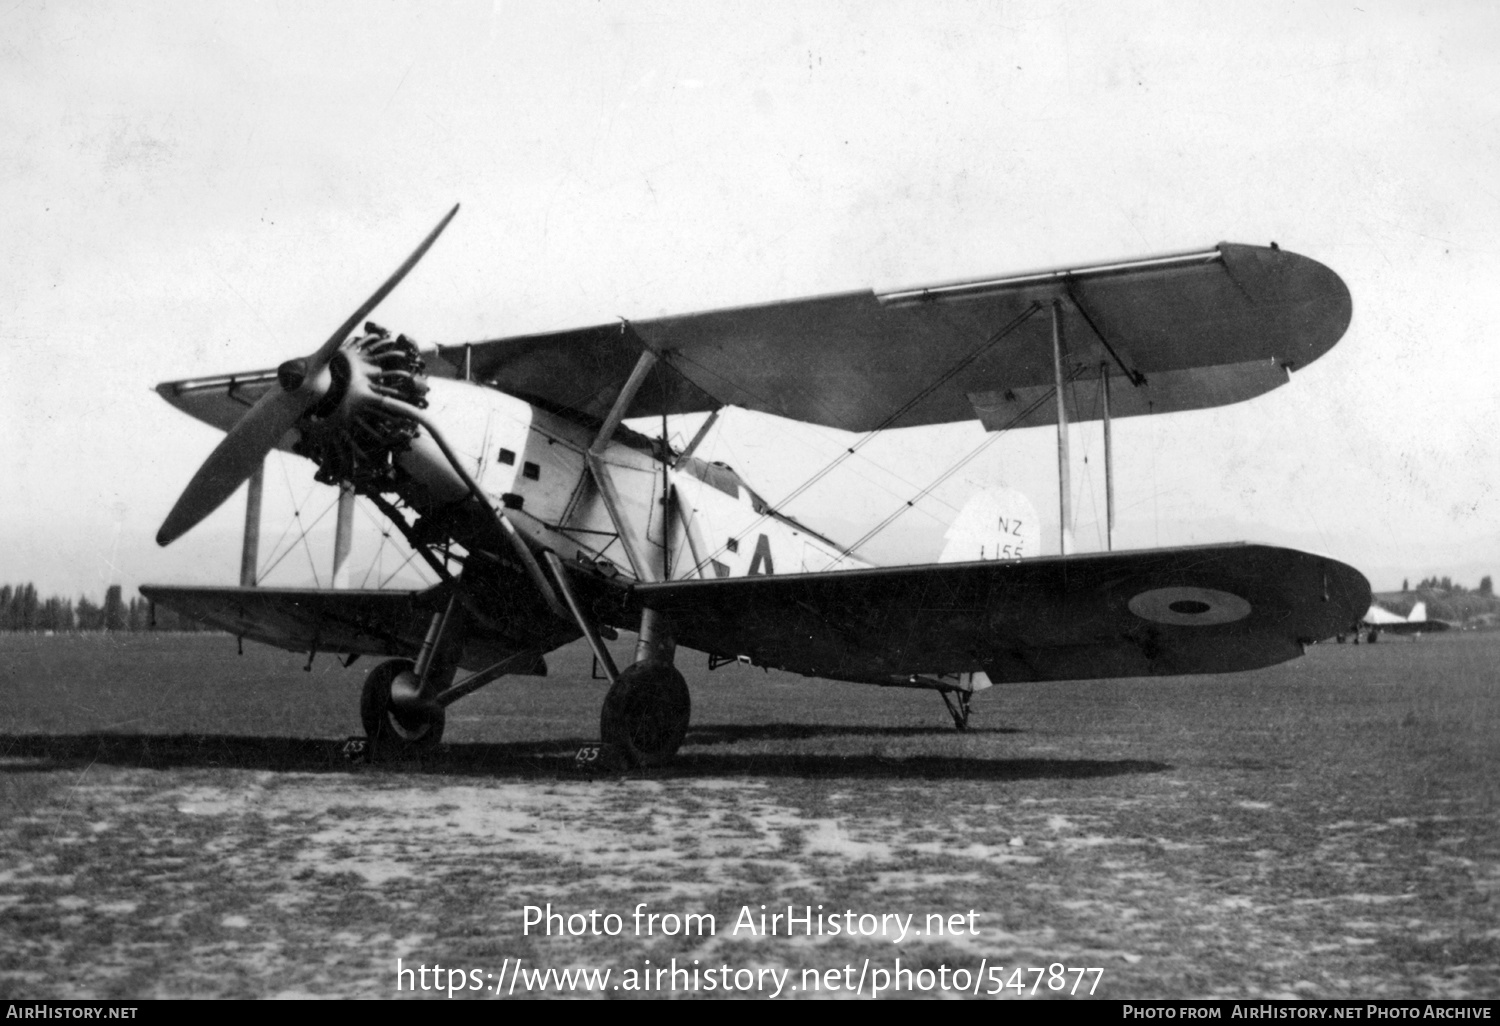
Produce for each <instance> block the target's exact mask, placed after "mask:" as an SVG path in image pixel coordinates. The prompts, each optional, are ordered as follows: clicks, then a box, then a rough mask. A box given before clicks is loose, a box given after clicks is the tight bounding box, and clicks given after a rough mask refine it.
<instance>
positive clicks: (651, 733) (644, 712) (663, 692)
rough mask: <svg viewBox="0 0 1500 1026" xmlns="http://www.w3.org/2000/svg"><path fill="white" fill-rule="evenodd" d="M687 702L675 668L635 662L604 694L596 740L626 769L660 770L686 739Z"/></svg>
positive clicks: (689, 712)
mask: <svg viewBox="0 0 1500 1026" xmlns="http://www.w3.org/2000/svg"><path fill="white" fill-rule="evenodd" d="M691 716H692V698H691V696H690V695H689V694H688V688H687V681H685V680H683V679H682V674H680V673H678V672H677V670H676V668H675V667H672V666H663V665H660V664H657V663H634V664H633V665H631V666H627V667H626V668H625V669H624V671H622V672H621V674H620V678H619V680H617V681H615V683H614V684H612V685H611V686H610V689H609V694H607V695H605V696H604V709H603V711H602V712H601V713H600V715H599V736H600V737H601V738H602V739H603V740H604V743H605V744H607V745H613V746H614V747H615V749H616V750H618V751H619V753H620V754H621V755H622V756H623V757H624V759H625V761H626V762H627V763H629V764H630V765H631V766H660V765H662V764H663V763H665V762H667V761H668V760H670V759H671V758H672V756H673V755H675V754H677V749H678V748H680V747H681V746H682V742H683V739H684V738H686V737H687V728H688V720H689V719H690V718H691Z"/></svg>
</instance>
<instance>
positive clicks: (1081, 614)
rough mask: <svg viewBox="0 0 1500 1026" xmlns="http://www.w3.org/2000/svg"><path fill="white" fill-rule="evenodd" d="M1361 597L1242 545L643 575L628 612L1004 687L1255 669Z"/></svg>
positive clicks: (836, 671) (1297, 563) (816, 672)
mask: <svg viewBox="0 0 1500 1026" xmlns="http://www.w3.org/2000/svg"><path fill="white" fill-rule="evenodd" d="M1369 603H1370V586H1369V582H1368V581H1366V580H1365V578H1364V576H1363V575H1362V574H1360V573H1359V571H1357V570H1355V569H1353V568H1352V567H1348V566H1345V565H1344V564H1342V563H1339V562H1336V561H1334V560H1331V559H1327V558H1324V557H1321V556H1313V555H1309V554H1307V553H1303V552H1297V551H1294V550H1291V549H1281V548H1272V547H1269V546H1264V545H1246V544H1243V543H1238V544H1231V545H1210V546H1198V547H1192V548H1180V549H1158V550H1153V551H1142V552H1119V553H1101V554H1096V555H1079V556H1066V557H1050V558H1042V559H1028V560H1021V561H1018V562H1011V563H1000V562H981V563H946V564H938V565H932V566H910V567H890V568H883V569H874V570H849V571H841V572H834V573H821V574H796V575H786V576H776V577H764V576H761V577H736V578H723V579H719V580H694V581H673V582H668V583H660V584H641V585H636V586H635V587H633V588H632V589H631V591H630V602H629V609H628V611H627V612H626V616H627V617H628V616H631V615H638V612H637V611H638V609H639V608H640V607H642V606H644V607H648V608H651V609H657V610H660V611H662V612H664V613H666V614H667V616H668V619H669V622H670V623H671V625H672V633H673V636H674V637H675V639H676V640H677V641H678V643H680V644H683V645H687V646H689V647H691V648H697V649H701V650H703V651H707V652H712V653H716V654H719V655H726V656H735V655H748V656H750V657H751V658H752V659H753V660H754V661H755V662H757V663H760V664H763V665H767V666H774V667H778V668H781V669H786V670H792V671H794V672H798V673H805V674H808V675H812V676H819V677H827V678H833V679H842V680H857V681H871V682H877V683H888V682H890V681H891V680H892V678H895V677H901V676H905V675H911V674H938V673H961V672H967V671H973V670H984V671H985V672H986V673H988V674H989V676H990V678H991V679H992V680H994V681H996V682H1000V681H1024V680H1077V679H1089V678H1098V677H1131V676H1154V675H1164V674H1184V673H1219V672H1224V671H1229V670H1248V669H1254V668H1256V667H1259V666H1268V665H1270V664H1272V663H1278V662H1282V661H1284V660H1287V659H1291V658H1294V657H1296V656H1297V655H1300V654H1301V651H1302V646H1303V645H1305V644H1308V643H1310V642H1313V641H1318V640H1321V639H1323V638H1327V637H1331V636H1332V635H1334V634H1336V633H1338V632H1340V631H1344V630H1347V629H1348V626H1349V624H1350V623H1352V622H1354V620H1355V619H1356V618H1357V617H1358V616H1359V615H1360V613H1361V612H1362V611H1363V610H1365V609H1366V608H1368V606H1369Z"/></svg>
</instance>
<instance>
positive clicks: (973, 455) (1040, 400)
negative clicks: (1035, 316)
mask: <svg viewBox="0 0 1500 1026" xmlns="http://www.w3.org/2000/svg"><path fill="white" fill-rule="evenodd" d="M1081 373H1082V370H1081V369H1075V370H1074V371H1073V372H1072V373H1071V374H1070V375H1069V377H1068V381H1067V382H1065V384H1070V383H1072V382H1073V381H1076V380H1077V378H1078V376H1079V375H1080V374H1081ZM1056 394H1057V389H1056V388H1055V387H1054V388H1049V389H1048V390H1047V391H1046V392H1044V393H1043V394H1042V395H1040V396H1038V397H1037V398H1036V399H1034V400H1033V401H1032V402H1031V403H1030V404H1029V405H1028V406H1027V407H1026V408H1025V409H1024V410H1022V411H1021V412H1020V413H1017V414H1016V415H1015V416H1014V417H1012V418H1011V419H1010V420H1009V421H1007V422H1006V423H1005V424H1004V425H1003V426H1001V427H1000V428H998V429H997V430H995V431H993V432H991V433H990V434H989V435H988V436H987V437H986V438H985V439H984V441H982V442H980V443H979V444H978V445H977V446H975V447H974V448H973V449H972V450H970V452H969V453H968V455H966V456H964V457H962V458H961V459H959V460H958V461H957V462H955V463H953V464H952V465H951V466H950V467H948V469H947V470H945V471H943V472H942V473H941V474H939V475H938V476H937V477H936V478H935V479H933V481H932V482H931V483H930V484H928V485H927V486H926V487H925V488H923V489H922V490H921V491H920V492H918V493H917V494H916V495H914V496H912V497H911V498H910V499H907V500H905V501H904V502H903V503H902V505H900V506H897V507H896V509H895V510H894V511H892V512H891V513H890V514H889V515H888V516H887V517H886V518H885V519H884V520H882V521H881V522H880V523H878V524H876V525H875V526H874V527H872V528H871V529H870V530H868V531H866V532H865V533H864V535H863V536H862V537H861V538H860V539H859V540H858V541H857V542H855V543H854V544H853V545H851V546H849V550H848V551H847V552H843V553H840V554H839V557H838V558H837V559H835V560H834V561H833V562H832V563H830V564H829V565H828V569H830V570H831V569H833V568H834V567H836V566H838V565H839V563H841V562H842V561H843V559H844V557H845V556H847V555H848V554H849V552H852V551H854V550H855V549H858V548H859V547H860V546H861V545H865V544H868V543H869V542H870V540H871V539H873V538H874V537H875V536H876V535H878V534H880V533H881V532H882V531H884V530H885V529H886V528H887V527H890V526H891V525H892V524H894V523H895V522H896V521H897V520H899V519H900V518H901V517H902V516H903V515H904V514H905V513H906V511H907V510H909V509H914V508H915V507H916V504H917V503H918V502H921V501H922V500H923V499H924V498H926V497H927V496H928V494H930V493H931V492H932V491H933V490H934V489H935V488H937V487H938V486H939V485H941V484H942V483H943V482H944V481H946V480H948V479H949V478H950V477H952V476H953V475H954V474H956V473H958V472H959V471H960V470H962V469H963V468H964V467H966V466H968V465H969V464H970V463H972V462H973V461H974V460H975V459H977V458H978V457H979V456H980V454H981V453H983V452H984V451H985V450H986V449H988V448H989V447H990V446H992V445H994V444H995V443H996V442H998V441H999V440H1000V438H1001V436H1002V435H1004V434H1005V433H1006V432H1007V431H1009V430H1010V429H1011V428H1013V427H1015V425H1016V424H1018V423H1020V422H1021V421H1022V420H1024V419H1025V418H1027V417H1029V416H1031V414H1033V413H1035V412H1036V411H1037V410H1038V409H1040V408H1041V407H1042V406H1043V405H1045V404H1046V403H1047V402H1048V401H1049V400H1051V399H1052V397H1053V396H1055V395H1056Z"/></svg>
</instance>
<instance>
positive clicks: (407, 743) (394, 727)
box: [359, 659, 448, 756]
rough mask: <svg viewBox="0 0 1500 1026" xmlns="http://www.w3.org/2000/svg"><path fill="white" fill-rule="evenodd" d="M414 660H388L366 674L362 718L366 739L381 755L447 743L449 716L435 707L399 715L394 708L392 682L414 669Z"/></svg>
mask: <svg viewBox="0 0 1500 1026" xmlns="http://www.w3.org/2000/svg"><path fill="white" fill-rule="evenodd" d="M412 665H413V664H412V661H411V660H410V659H388V660H386V661H385V662H383V663H381V664H380V665H379V666H377V667H375V669H373V670H371V671H370V672H369V673H368V674H366V675H365V686H364V690H363V691H361V692H360V696H359V719H360V722H361V723H362V724H363V725H364V728H365V737H367V738H369V740H370V748H371V750H372V751H373V752H374V753H375V754H376V755H377V756H379V755H392V754H396V755H399V754H401V753H402V752H416V751H422V750H425V749H428V748H434V747H436V746H437V744H438V743H439V742H440V741H442V740H443V727H444V726H446V725H447V722H448V713H447V710H445V709H444V708H443V707H442V706H434V707H433V708H432V709H431V710H429V711H426V712H423V713H412V712H397V711H396V710H394V709H392V708H391V681H392V680H394V679H395V678H396V675H397V674H399V673H405V672H407V671H409V670H410V669H411V668H412Z"/></svg>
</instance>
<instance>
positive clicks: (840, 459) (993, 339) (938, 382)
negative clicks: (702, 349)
mask: <svg viewBox="0 0 1500 1026" xmlns="http://www.w3.org/2000/svg"><path fill="white" fill-rule="evenodd" d="M1041 309H1042V304H1041V303H1040V302H1035V301H1034V302H1033V303H1032V304H1031V305H1030V306H1028V307H1027V308H1026V309H1025V310H1024V311H1022V312H1021V313H1019V314H1017V315H1016V316H1015V317H1014V318H1012V319H1011V321H1010V322H1009V323H1008V324H1006V325H1005V326H1004V327H1002V328H1000V329H999V330H998V331H996V332H995V333H994V334H992V335H991V336H990V337H989V338H987V339H985V340H984V342H982V343H981V344H980V345H979V346H978V347H976V348H975V349H974V350H973V351H972V352H970V353H969V354H968V355H967V356H964V357H962V358H961V359H959V360H958V361H957V362H956V363H954V364H953V366H951V367H949V368H948V369H947V370H946V371H944V372H943V373H942V374H941V375H939V376H938V377H937V378H936V379H935V380H934V381H933V382H932V383H931V384H929V385H928V386H927V387H926V388H924V389H922V390H921V391H920V392H918V393H917V394H916V395H914V396H912V397H911V398H910V399H908V400H907V401H906V402H905V403H903V404H902V405H901V406H900V407H899V408H897V409H896V410H895V412H893V413H891V414H888V415H887V416H886V418H885V419H884V420H882V421H881V422H880V423H879V424H877V425H876V426H875V427H874V429H873V430H871V431H870V432H869V433H868V434H866V435H864V436H863V437H861V438H860V439H859V440H858V441H856V442H855V443H854V444H853V445H851V446H847V447H846V448H845V449H844V451H843V452H841V453H840V454H839V455H838V456H836V457H835V458H834V459H832V460H831V461H829V462H828V463H826V464H825V465H824V466H823V467H822V469H820V470H818V471H817V472H816V473H814V474H813V475H812V476H811V477H809V478H808V479H807V480H806V481H804V482H802V484H800V485H798V486H797V487H796V488H794V489H792V491H791V492H790V493H789V494H788V495H786V496H783V497H782V499H781V501H780V502H778V503H776V504H774V505H773V506H771V508H770V511H768V512H766V513H763V514H761V516H760V518H759V519H758V520H756V521H755V522H754V523H752V524H751V525H750V526H749V527H748V528H746V529H745V532H742V533H749V532H751V531H754V530H755V529H756V528H757V527H759V526H760V525H761V524H763V523H765V522H766V521H767V520H768V519H770V518H771V517H772V516H773V515H774V511H775V510H777V509H780V508H783V507H785V506H787V505H788V504H790V503H791V502H793V501H795V500H796V499H797V497H798V496H800V495H802V494H803V493H804V492H806V491H807V490H808V489H809V488H811V487H813V486H814V485H816V484H817V483H818V482H819V481H821V480H823V478H825V477H827V476H828V475H829V474H830V473H832V472H833V471H834V470H836V469H838V468H839V467H840V466H842V465H843V464H844V462H845V461H846V460H848V459H849V458H850V457H851V456H854V455H855V454H856V453H858V452H859V450H860V449H862V448H864V447H865V446H866V445H868V444H869V443H870V442H871V441H873V440H874V439H875V438H876V437H877V436H878V435H880V434H881V433H882V432H883V431H885V430H887V429H888V428H889V427H890V426H891V425H892V424H895V423H896V422H897V421H899V420H900V419H901V418H902V417H904V416H905V415H906V414H907V413H908V412H910V411H911V410H912V409H913V408H915V407H916V406H917V405H919V404H920V403H922V402H923V401H924V400H926V399H927V397H928V396H930V395H932V393H933V392H935V391H937V390H938V389H939V388H941V387H942V386H943V385H945V384H947V383H948V382H949V381H950V380H952V378H953V377H954V376H955V375H957V374H958V373H959V372H960V371H962V370H963V369H964V368H966V367H968V366H969V365H970V364H972V363H973V362H974V361H975V360H977V359H979V358H980V357H981V356H983V355H984V354H985V353H986V352H988V351H989V350H990V349H991V348H993V347H994V346H995V345H996V344H998V343H999V342H1000V341H1001V340H1002V339H1004V338H1005V337H1006V336H1007V335H1009V334H1010V333H1011V332H1013V331H1015V330H1016V329H1017V328H1019V327H1020V326H1021V325H1022V324H1024V323H1026V321H1028V320H1030V319H1031V317H1032V316H1033V315H1034V314H1036V312H1037V311H1039V310H1041ZM677 357H678V358H679V359H683V360H686V361H687V362H688V363H692V364H693V365H694V366H695V367H698V368H699V369H700V370H703V371H704V372H706V373H709V374H714V372H713V371H711V370H709V368H707V367H704V366H703V365H702V364H700V363H698V362H697V361H695V360H693V359H692V358H691V357H688V356H686V355H685V354H683V353H681V352H679V353H678V354H677ZM714 376H715V377H722V376H721V375H718V374H714ZM742 391H743V389H742ZM755 398H757V399H761V401H762V402H764V401H765V399H764V397H761V396H755ZM855 547H857V546H855ZM727 550H728V544H727V543H726V544H724V545H721V546H719V548H717V549H715V550H714V551H713V552H711V553H710V554H709V555H707V556H705V557H704V558H703V559H702V560H701V561H699V563H698V564H697V566H695V567H694V568H693V569H694V571H695V572H701V571H702V568H703V567H704V566H707V565H709V563H710V562H711V561H712V560H713V559H715V558H717V557H718V556H720V555H723V553H724V552H725V551H727ZM846 551H847V550H846Z"/></svg>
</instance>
